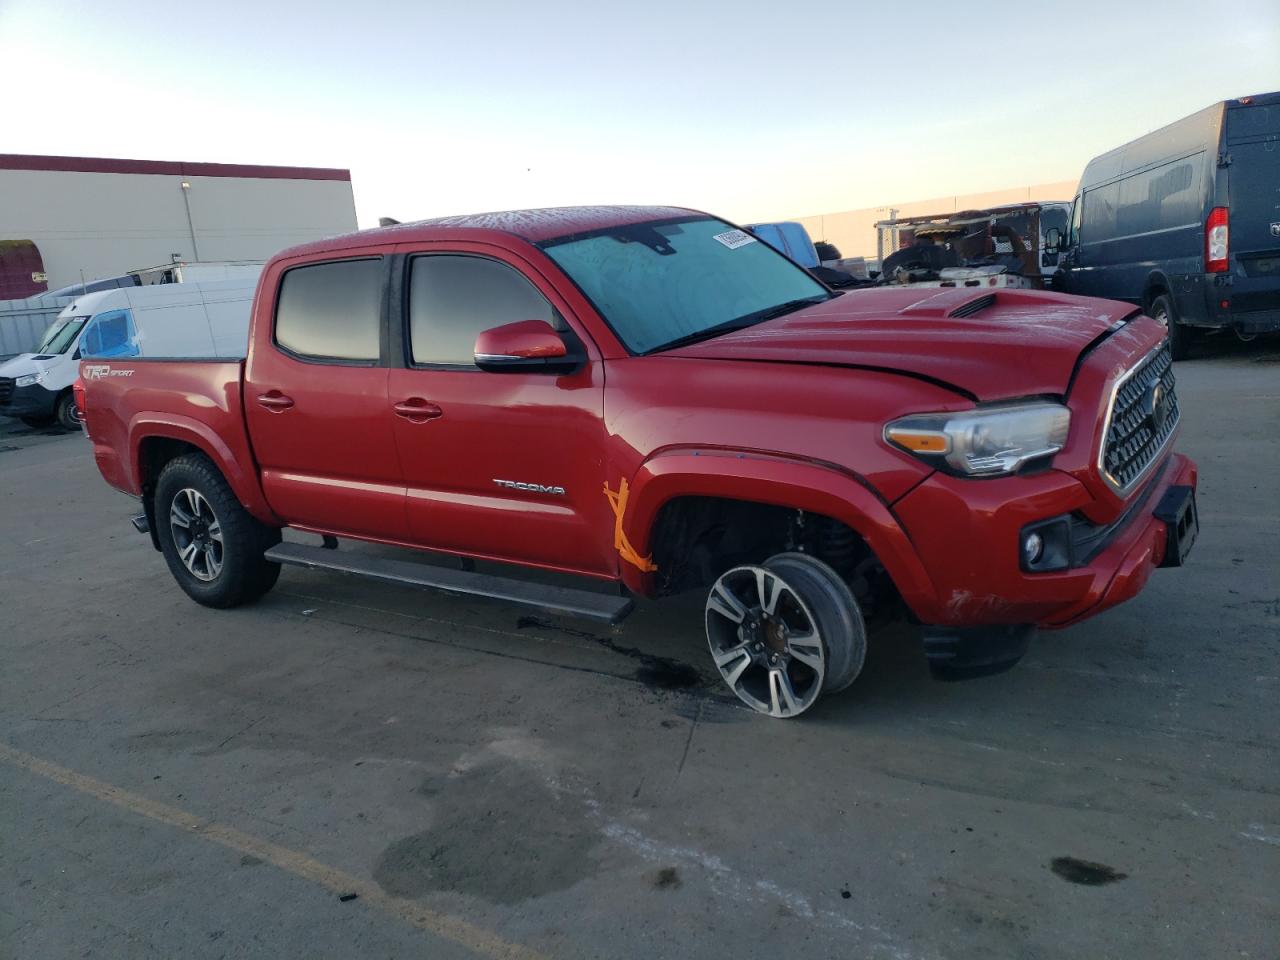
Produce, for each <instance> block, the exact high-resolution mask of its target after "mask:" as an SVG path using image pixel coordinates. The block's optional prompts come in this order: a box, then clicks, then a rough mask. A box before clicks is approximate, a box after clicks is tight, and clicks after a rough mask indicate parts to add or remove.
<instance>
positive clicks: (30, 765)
mask: <svg viewBox="0 0 1280 960" xmlns="http://www.w3.org/2000/svg"><path fill="white" fill-rule="evenodd" d="M0 760H3V761H5V762H7V763H10V764H12V765H13V766H15V767H19V768H21V769H23V770H26V771H28V772H29V773H34V774H36V775H37V776H40V777H44V778H45V779H46V780H52V781H53V782H54V783H59V784H61V785H63V786H65V787H70V788H71V789H72V790H77V791H79V792H80V793H83V794H86V795H88V796H90V797H94V798H95V799H98V800H105V801H106V802H107V803H110V804H114V805H115V806H117V807H120V808H121V809H122V810H128V811H129V812H130V813H135V814H137V815H139V816H142V817H146V818H147V819H149V820H154V821H156V822H157V823H163V824H167V825H168V826H171V827H177V828H178V829H179V830H186V831H187V832H189V833H194V834H196V835H197V836H200V837H203V838H204V839H206V840H210V841H212V842H213V843H217V844H220V845H221V846H224V847H227V848H229V849H231V850H235V851H237V852H239V853H247V854H249V855H250V856H254V857H257V858H258V859H259V860H264V861H266V862H267V863H270V864H272V865H273V866H276V867H279V868H280V869H281V870H286V871H288V872H289V873H292V874H294V875H295V876H298V877H302V878H303V879H304V880H309V881H311V882H312V883H315V884H318V885H319V886H322V887H324V888H325V889H327V890H331V891H333V892H334V893H336V894H338V895H339V896H345V895H347V894H350V893H355V894H358V895H359V900H360V902H361V903H363V904H366V905H369V906H372V907H376V908H377V909H378V910H381V911H382V912H383V913H387V914H390V915H391V916H393V917H395V918H396V919H398V920H403V921H404V922H406V923H408V924H411V925H413V926H415V927H417V928H418V929H419V930H425V931H426V932H428V933H431V934H435V935H436V936H437V937H441V938H443V939H445V940H452V941H453V942H454V943H457V944H460V945H461V946H463V947H466V948H467V949H468V950H470V951H472V952H473V953H477V954H479V955H481V956H484V957H492V958H494V960H547V958H546V956H545V955H544V954H541V953H538V952H537V951H536V950H530V949H529V948H528V947H522V946H520V945H519V944H517V943H511V942H509V941H507V940H504V939H502V938H501V937H500V936H498V935H497V934H496V933H491V932H490V931H488V930H484V929H482V928H480V927H477V926H475V925H474V924H470V923H467V921H465V920H459V919H458V918H457V917H451V916H449V915H447V914H443V913H437V912H436V911H434V910H429V909H427V908H426V907H423V906H420V905H418V904H416V903H413V902H412V901H409V900H401V899H399V898H398V897H392V896H389V895H388V894H386V893H384V892H383V890H382V888H381V887H379V886H378V885H377V884H376V883H374V882H372V881H370V880H363V879H361V878H359V877H354V876H352V875H351V874H349V873H344V872H343V871H341V870H338V869H335V868H334V867H330V866H328V865H327V864H323V863H321V862H320V861H318V860H313V859H312V858H311V857H308V856H307V855H306V854H302V853H299V852H298V851H296V850H290V849H289V848H288V847H282V846H280V845H279V844H275V843H270V842H269V841H266V840H261V839H259V838H258V837H254V836H251V835H250V834H247V833H244V832H243V831H240V830H237V829H235V828H234V827H228V826H225V825H223V824H220V823H216V822H214V821H212V820H207V819H205V818H204V817H197V816H196V815H195V814H191V813H188V812H187V811H185V810H180V809H179V808H177V807H172V806H170V805H169V804H167V803H160V802H158V801H156V800H148V799H147V798H146V797H143V796H139V795H138V794H136V793H130V792H129V791H128V790H122V789H121V788H120V787H115V786H112V785H111V784H109V783H104V782H103V781H101V780H95V779H94V778H93V777H89V776H85V775H84V774H82V773H76V772H75V771H74V770H68V769H67V768H66V767H60V766H58V765H57V764H55V763H49V762H48V761H47V760H41V759H40V758H39V757H34V756H32V755H31V754H29V753H23V752H22V751H21V750H16V749H14V748H13V747H10V746H9V745H8V744H4V743H0Z"/></svg>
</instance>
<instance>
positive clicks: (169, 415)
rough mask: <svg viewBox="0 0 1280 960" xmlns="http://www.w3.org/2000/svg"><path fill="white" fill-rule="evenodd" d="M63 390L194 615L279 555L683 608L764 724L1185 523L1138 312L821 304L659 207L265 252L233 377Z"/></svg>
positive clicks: (563, 604) (571, 212) (1165, 560)
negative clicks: (561, 577) (873, 663)
mask: <svg viewBox="0 0 1280 960" xmlns="http://www.w3.org/2000/svg"><path fill="white" fill-rule="evenodd" d="M81 377H82V381H83V386H82V390H81V397H80V402H81V403H82V405H83V413H84V417H85V422H86V428H87V431H88V433H89V434H90V436H91V438H92V442H93V451H94V457H95V459H96V461H97V463H98V466H99V468H100V469H101V471H102V474H103V476H104V477H105V478H106V479H107V481H108V482H109V483H110V484H112V485H113V486H115V487H118V488H119V489H121V490H124V491H127V492H129V493H131V494H134V495H135V496H138V497H140V498H141V500H142V504H143V508H144V516H143V517H139V518H137V519H136V520H135V523H136V525H137V526H138V527H139V528H140V529H142V530H149V531H150V534H151V536H152V538H153V541H154V543H155V545H156V547H157V548H158V549H159V550H161V551H162V552H163V554H164V557H165V560H166V561H167V563H168V566H169V569H170V570H171V571H172V573H173V575H174V577H175V578H176V579H177V581H178V583H179V585H180V586H181V587H182V588H183V589H184V590H185V591H186V592H187V593H188V594H189V595H190V596H191V597H192V598H193V599H195V600H196V601H197V602H199V603H203V604H206V605H209V606H214V607H229V606H234V605H236V604H241V603H245V602H248V601H251V600H254V599H256V598H257V597H259V596H260V595H262V594H263V593H264V592H266V591H267V590H269V589H270V588H271V586H272V585H273V584H274V583H275V581H276V578H277V576H278V575H279V571H280V565H281V564H285V563H290V564H300V565H303V566H308V567H316V568H327V569H333V570H340V571H345V572H349V573H358V574H366V575H369V576H373V577H380V578H382V579H386V580H393V581H400V582H404V583H410V584H419V585H425V586H431V587H436V588H440V589H443V590H447V591H453V592H461V593H470V594H480V595H485V596H491V597H496V598H501V599H505V600H508V601H513V602H516V603H521V604H525V605H527V606H531V607H536V608H539V609H542V610H549V611H554V612H558V613H564V614H571V615H575V616H582V617H595V618H599V619H603V620H606V621H609V622H616V621H617V620H618V619H620V618H621V617H622V616H623V615H625V614H626V613H627V611H628V610H629V609H630V607H631V603H632V601H631V597H632V596H633V595H638V596H642V597H656V596H661V595H665V594H671V593H676V592H682V591H686V590H693V589H699V590H703V591H705V592H706V604H705V621H706V622H705V629H706V636H707V640H708V643H709V645H710V653H711V657H712V659H713V661H714V663H715V665H716V666H717V668H718V669H719V671H720V673H721V674H722V676H723V677H724V680H725V682H726V683H727V684H728V686H729V687H730V688H731V689H732V690H733V692H734V693H735V694H737V696H738V697H739V698H741V699H742V700H743V701H744V702H745V703H747V704H748V705H750V706H751V707H752V708H754V709H756V710H758V711H760V712H762V713H767V714H769V715H772V716H777V717H790V716H796V715H798V714H801V713H803V712H804V711H805V710H807V709H808V708H809V707H810V706H812V704H813V703H814V702H815V701H816V700H817V699H818V697H819V696H820V695H821V694H822V693H824V692H833V691H837V690H840V689H842V688H844V687H846V686H848V685H849V684H850V683H851V682H852V681H853V680H854V678H855V677H857V675H858V672H859V671H860V669H861V668H862V663H863V657H864V654H865V651H866V631H867V627H866V624H867V622H868V621H872V622H878V621H880V620H882V619H884V618H886V617H893V616H902V617H906V618H907V619H909V620H910V621H911V622H912V623H915V624H918V625H919V626H920V629H921V633H922V635H923V639H924V646H925V652H926V654H927V655H928V658H929V661H930V664H931V666H932V667H933V668H934V669H935V671H936V672H938V673H940V674H942V675H944V676H962V675H968V674H975V673H983V672H994V671H996V670H1000V669H1005V668H1007V667H1008V666H1010V665H1012V664H1013V663H1014V662H1016V661H1017V659H1018V658H1019V657H1020V656H1021V655H1022V653H1023V652H1024V651H1025V649H1026V645H1027V642H1028V638H1029V636H1030V635H1031V633H1032V632H1033V631H1034V630H1035V629H1036V628H1037V627H1041V628H1054V627H1063V626H1067V625H1068V624H1072V623H1075V622H1077V621H1079V620H1081V619H1084V618H1086V617H1089V616H1092V615H1094V614H1096V613H1098V612H1100V611H1102V610H1105V609H1107V608H1108V607H1111V606H1114V605H1115V604H1117V603H1120V602H1122V601H1124V600H1127V599H1128V598H1130V597H1132V596H1134V595H1135V594H1136V593H1137V592H1138V591H1139V590H1140V589H1141V588H1142V586H1143V585H1144V583H1145V582H1146V580H1147V577H1148V576H1149V575H1150V573H1151V571H1152V570H1153V569H1154V568H1156V567H1161V566H1178V565H1180V564H1182V562H1183V561H1184V559H1185V557H1186V554H1187V551H1188V550H1189V549H1190V547H1191V544H1192V542H1193V541H1194V538H1195V536H1196V532H1197V530H1198V520H1197V515H1196V507H1195V487H1196V467H1195V465H1194V464H1193V463H1192V462H1191V461H1190V460H1188V459H1187V458H1186V457H1184V456H1181V455H1179V454H1177V453H1174V452H1173V449H1172V447H1173V441H1174V438H1175V437H1176V435H1177V432H1178V422H1179V409H1178V401H1177V399H1176V396H1175V394H1174V376H1173V368H1172V364H1171V360H1170V356H1169V347H1168V342H1167V337H1166V331H1165V329H1164V328H1163V327H1162V326H1161V325H1160V324H1159V323H1157V322H1156V321H1154V320H1152V319H1149V318H1147V317H1144V316H1142V315H1141V314H1140V313H1139V312H1138V311H1135V310H1134V309H1133V308H1132V307H1131V306H1129V305H1126V304H1123V303H1116V302H1111V301H1105V300H1093V299H1081V298H1076V297H1070V296H1065V295H1062V294H1055V293H1050V292H1043V291H1030V290H1008V289H1001V290H991V291H985V290H983V289H982V288H970V287H966V288H958V289H949V290H942V291H935V290H927V291H922V290H916V289H903V290H890V289H879V290H860V291H856V292H851V293H847V294H844V295H837V294H835V293H834V292H833V291H831V290H830V289H828V288H827V287H825V286H823V285H822V284H821V283H819V282H818V281H816V280H815V279H814V278H813V277H811V276H810V275H809V274H808V273H806V272H805V271H804V270H803V269H801V268H800V267H799V266H797V265H796V264H795V263H793V262H792V261H791V260H789V259H787V258H786V257H784V256H783V255H781V254H779V253H778V252H776V251H775V250H773V249H772V248H771V247H769V246H768V245H767V244H764V243H760V242H758V241H756V240H755V239H754V238H753V237H751V236H750V235H749V234H747V233H746V232H744V231H743V230H741V229H739V228H737V227H735V226H734V225H732V224H730V223H726V222H725V221H723V220H719V219H717V218H715V217H712V216H709V215H707V214H704V213H698V212H695V211H690V210H684V209H678V208H670V207H654V208H648V207H646V208H641V207H589V208H569V209H556V210H532V211H520V212H512V213H496V214H483V215H477V216H468V217H456V218H446V219H441V220H434V221H426V222H422V223H416V224H406V225H400V226H394V227H388V228H384V229H379V230H369V231H364V232H360V233H356V234H352V235H349V236H344V237H337V238H333V239H328V240H324V241H321V242H318V243H312V244H308V245H305V246H301V247H295V248H293V249H290V250H286V251H285V252H283V253H281V254H279V255H278V256H276V257H275V258H274V259H273V260H271V262H270V263H269V264H268V265H267V267H266V269H265V270H264V271H263V274H262V279H261V281H260V284H259V287H258V291H257V297H256V300H255V303H254V308H253V316H252V326H251V330H250V336H249V342H248V349H247V354H246V356H245V358H244V360H243V361H242V362H226V361H201V360H160V359H152V360H141V359H130V360H127V361H122V360H111V361H103V360H95V359H92V358H87V359H86V360H85V361H84V363H83V365H82V370H81ZM285 527H292V528H294V529H295V530H299V531H305V532H308V533H311V534H319V535H321V536H322V537H323V538H324V544H325V546H320V545H315V546H311V545H307V544H305V543H301V542H282V540H281V530H282V529H283V528H285ZM338 538H353V539H358V540H365V541H375V542H379V543H385V544H395V545H398V546H402V547H408V548H413V549H418V550H429V551H436V552H442V553H445V554H451V555H454V556H456V557H459V558H461V562H460V563H459V564H458V565H457V566H456V567H454V566H446V565H442V564H425V563H420V562H415V561H412V560H409V559H404V560H398V559H388V558H387V557H386V556H384V555H375V554H371V553H368V552H361V551H350V550H345V551H344V550H335V549H332V548H333V547H336V546H337V543H338ZM296 539H297V538H295V540H296ZM326 547H327V548H329V549H326ZM475 558H483V559H486V560H494V561H502V562H505V563H510V564H518V565H520V566H522V567H526V568H538V569H541V570H546V571H557V572H560V573H570V574H576V575H578V576H580V577H582V578H588V579H589V580H591V581H596V583H587V582H586V581H583V583H582V585H581V586H578V587H566V586H563V585H559V584H557V585H555V586H552V585H548V584H543V583H539V582H536V581H535V582H531V581H530V580H529V578H527V577H523V578H512V577H504V576H498V575H493V574H485V573H481V572H477V571H476V570H475V567H474V563H473V562H472V561H473V560H474V559H475ZM608 584H612V585H614V587H615V589H613V590H612V591H609V590H608V589H607V587H606V586H602V585H608Z"/></svg>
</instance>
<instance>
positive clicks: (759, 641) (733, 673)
mask: <svg viewBox="0 0 1280 960" xmlns="http://www.w3.org/2000/svg"><path fill="white" fill-rule="evenodd" d="M706 622H707V643H708V644H709V645H710V647H711V657H712V659H713V660H714V661H715V664H716V669H718V670H719V671H720V676H721V677H723V678H724V682H725V683H727V684H728V685H729V688H730V689H731V690H733V692H734V693H735V694H736V695H737V697H738V699H739V700H741V701H742V702H743V703H745V704H747V706H749V707H751V708H752V709H753V710H756V711H758V712H759V713H764V714H768V715H769V716H771V717H795V716H799V715H800V714H802V713H804V712H805V711H806V710H808V709H809V708H810V707H811V706H813V704H814V703H815V702H816V701H817V699H818V696H819V694H820V693H821V692H822V681H823V677H824V676H825V674H826V653H825V648H824V645H823V642H822V636H821V634H820V632H819V629H818V625H817V621H816V620H815V618H814V616H813V614H812V612H811V611H810V609H809V607H808V605H807V604H806V603H805V601H804V599H803V598H802V597H801V596H800V594H799V593H798V592H797V591H796V589H795V588H794V587H792V586H791V585H790V584H789V583H788V582H787V581H786V580H785V579H784V578H783V577H781V576H779V575H778V574H777V573H774V572H773V571H772V570H768V569H766V568H765V567H757V566H743V567H734V568H733V569H732V570H729V571H728V572H727V573H725V574H724V575H722V576H721V577H720V578H719V579H718V580H717V581H716V582H715V583H714V584H713V585H712V587H711V592H710V593H709V594H708V596H707V604H706Z"/></svg>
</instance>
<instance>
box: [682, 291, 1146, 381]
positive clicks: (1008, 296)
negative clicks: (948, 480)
mask: <svg viewBox="0 0 1280 960" xmlns="http://www.w3.org/2000/svg"><path fill="white" fill-rule="evenodd" d="M1134 312H1135V309H1134V307H1133V306H1132V305H1131V304H1128V303H1121V302H1119V301H1115V300H1096V299H1093V298H1086V297H1074V296H1068V295H1066V294H1061V293H1052V292H1050V291H1044V290H1003V289H1002V290H992V291H986V292H984V291H981V290H974V289H970V288H965V289H946V290H941V291H940V290H938V289H937V288H924V289H921V288H918V287H917V288H915V289H911V288H908V289H904V290H855V291H851V292H849V293H846V294H845V295H844V296H840V297H836V298H834V299H832V300H827V301H825V302H823V303H819V304H815V305H814V306H812V307H806V308H804V309H803V310H797V311H796V312H795V313H789V314H787V315H785V316H782V317H779V318H777V319H776V320H770V321H767V322H765V323H762V324H759V325H757V326H754V327H748V328H747V329H745V330H738V331H734V332H732V333H727V334H725V335H723V336H720V337H716V338H714V339H712V340H706V341H704V342H702V343H698V344H693V345H690V346H687V347H681V348H679V349H676V350H672V351H670V352H669V353H667V354H665V355H666V356H672V357H699V358H704V359H713V360H743V361H755V362H769V363H796V364H816V365H823V366H846V367H858V368H863V369H875V370H888V371H892V372H895V373H902V374H906V375H909V376H916V377H923V378H925V379H928V380H932V381H935V382H938V383H941V384H945V385H946V386H948V387H950V388H952V389H955V390H957V391H959V392H960V393H963V394H967V395H968V396H970V397H972V398H973V399H975V400H984V401H985V400H1002V399H1011V398H1014V397H1027V396H1035V395H1041V394H1054V395H1062V394H1065V393H1066V390H1067V386H1068V384H1069V383H1070V381H1071V374H1072V371H1073V370H1074V369H1075V366H1076V360H1077V359H1078V358H1079V356H1080V354H1081V353H1082V352H1083V351H1084V349H1085V348H1086V347H1087V346H1089V345H1090V344H1091V343H1093V342H1094V341H1095V340H1097V339H1098V338H1099V337H1102V336H1103V335H1104V334H1106V333H1107V331H1108V330H1110V329H1112V328H1113V327H1116V326H1118V325H1119V324H1120V323H1122V322H1123V321H1124V320H1125V319H1127V318H1128V317H1130V316H1131V315H1133V314H1134Z"/></svg>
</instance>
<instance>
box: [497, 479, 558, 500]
mask: <svg viewBox="0 0 1280 960" xmlns="http://www.w3.org/2000/svg"><path fill="white" fill-rule="evenodd" d="M493 482H494V483H496V484H497V485H498V486H500V487H507V488H508V489H511V490H526V491H528V492H529V493H549V494H552V495H553V496H557V497H563V496H564V487H556V486H548V485H547V484H545V483H523V482H521V481H519V480H499V479H498V478H497V477H495V478H494V480H493Z"/></svg>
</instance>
